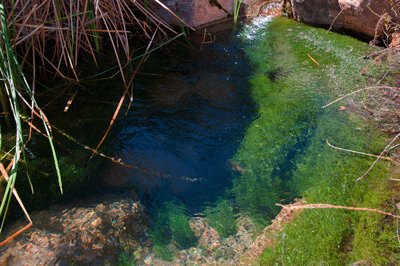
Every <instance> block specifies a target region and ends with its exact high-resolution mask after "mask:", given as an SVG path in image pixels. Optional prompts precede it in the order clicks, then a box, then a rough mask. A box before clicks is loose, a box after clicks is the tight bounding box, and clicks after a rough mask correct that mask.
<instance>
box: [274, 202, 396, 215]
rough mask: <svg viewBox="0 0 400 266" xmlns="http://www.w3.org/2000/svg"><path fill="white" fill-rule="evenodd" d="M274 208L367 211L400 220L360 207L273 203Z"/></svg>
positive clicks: (375, 210) (378, 211) (382, 212)
mask: <svg viewBox="0 0 400 266" xmlns="http://www.w3.org/2000/svg"><path fill="white" fill-rule="evenodd" d="M275 205H276V206H279V207H282V208H284V209H287V210H300V209H344V210H353V211H369V212H376V213H380V214H383V215H387V216H390V217H393V218H396V219H400V216H399V215H395V214H392V213H390V212H384V211H381V210H377V209H370V208H360V207H347V206H340V205H331V204H324V203H318V204H307V205H299V206H285V205H282V204H279V203H275Z"/></svg>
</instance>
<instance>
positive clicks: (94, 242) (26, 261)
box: [0, 199, 149, 265]
mask: <svg viewBox="0 0 400 266" xmlns="http://www.w3.org/2000/svg"><path fill="white" fill-rule="evenodd" d="M32 219H33V221H34V226H35V227H34V228H32V229H30V230H28V231H27V232H25V233H23V235H22V236H21V237H19V238H18V239H15V240H12V241H11V242H10V243H9V244H8V247H7V248H6V249H5V250H4V252H3V254H2V255H1V256H0V264H1V265H76V264H79V265H104V264H107V262H115V261H117V259H118V255H119V254H120V253H121V252H122V251H123V250H124V248H126V247H129V248H131V249H135V248H136V247H139V245H141V246H146V245H147V243H148V226H149V225H148V219H147V217H146V214H145V212H144V208H143V206H142V205H141V204H140V203H138V202H135V201H132V200H131V199H122V200H118V201H114V202H112V203H108V202H102V203H98V204H96V205H93V206H91V207H72V208H70V209H65V210H64V211H62V212H59V213H56V214H53V215H52V214H51V212H50V211H42V212H40V213H37V214H35V215H33V217H32ZM35 221H36V222H35ZM4 263H5V264H4Z"/></svg>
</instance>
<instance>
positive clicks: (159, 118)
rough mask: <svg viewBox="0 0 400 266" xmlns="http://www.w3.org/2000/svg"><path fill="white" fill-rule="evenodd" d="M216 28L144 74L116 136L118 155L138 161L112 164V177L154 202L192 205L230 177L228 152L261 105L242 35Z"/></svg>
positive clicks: (111, 181) (219, 190)
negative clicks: (252, 88)
mask: <svg viewBox="0 0 400 266" xmlns="http://www.w3.org/2000/svg"><path fill="white" fill-rule="evenodd" d="M217 34H218V37H217V39H216V42H215V43H212V44H208V45H205V46H203V47H202V50H201V51H196V50H195V49H189V50H184V51H182V53H185V54H184V56H185V58H186V59H185V61H183V62H182V63H180V64H175V65H172V66H171V65H168V66H161V68H163V71H162V77H157V79H155V80H154V82H149V80H148V77H146V78H147V79H146V80H145V81H144V82H141V81H140V80H137V83H136V84H135V90H136V92H137V93H136V95H135V96H137V97H136V98H135V99H134V102H133V107H132V108H131V109H130V111H129V112H128V114H127V116H126V117H124V118H123V119H121V120H120V121H119V122H117V124H116V126H115V128H114V132H117V133H116V135H115V136H113V137H112V138H113V139H114V140H113V144H112V145H113V149H114V150H115V157H118V158H121V159H122V161H123V162H124V163H126V164H129V165H133V166H135V169H129V168H124V167H122V166H118V165H115V164H114V165H110V166H109V169H108V170H107V171H106V178H105V183H106V184H107V185H112V186H117V187H133V188H135V189H136V191H137V193H138V194H139V195H140V196H141V200H142V201H143V202H145V203H146V202H147V204H149V205H151V204H154V203H155V202H159V203H161V202H162V201H164V200H167V199H171V198H176V199H179V201H181V202H183V203H184V204H185V205H186V206H187V207H188V208H189V209H191V210H192V211H198V210H199V209H200V208H201V207H202V205H203V204H205V203H209V202H213V201H215V200H216V199H217V197H218V195H222V194H223V192H224V191H225V189H226V188H227V187H229V186H230V185H231V179H232V169H231V164H230V163H229V161H228V160H229V159H230V158H231V157H232V156H233V154H234V152H235V151H236V149H237V147H238V144H239V143H240V141H241V138H242V132H243V131H244V129H245V127H246V123H247V122H249V121H250V118H252V116H253V112H254V105H253V103H252V101H251V99H250V96H249V95H248V92H247V89H248V84H247V79H248V76H249V73H250V66H249V63H248V61H247V59H246V57H245V55H244V53H243V49H242V46H241V44H240V40H239V38H238V37H235V36H234V34H233V32H232V31H227V30H225V31H223V32H218V33H217ZM178 53H180V51H178ZM136 167H137V168H136ZM165 176H168V177H170V178H166V177H165ZM190 180H197V181H195V182H192V181H190Z"/></svg>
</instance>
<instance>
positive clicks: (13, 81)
mask: <svg viewBox="0 0 400 266" xmlns="http://www.w3.org/2000/svg"><path fill="white" fill-rule="evenodd" d="M5 14H6V13H5V8H4V5H3V4H1V3H0V50H1V52H0V87H1V89H2V91H4V92H5V94H6V95H5V96H6V97H5V98H6V99H8V105H9V107H10V110H11V114H12V117H13V122H14V123H13V125H15V146H14V148H13V149H12V151H11V153H12V154H13V156H12V160H11V162H10V164H9V165H8V166H7V168H6V169H4V167H3V165H2V163H0V166H1V168H2V169H3V170H4V171H2V175H1V178H4V179H5V180H6V181H7V185H6V188H5V192H4V195H3V198H2V201H1V204H0V217H1V216H3V218H2V223H1V226H0V232H1V231H2V228H3V225H4V221H5V217H6V215H5V213H7V210H8V207H9V204H10V200H11V196H12V194H13V193H14V195H15V197H16V198H17V200H18V202H19V203H20V205H21V207H22V209H24V207H23V204H22V202H21V201H20V199H19V197H18V194H17V193H16V191H15V188H14V186H15V182H16V179H17V172H18V171H17V170H18V166H19V163H20V161H25V160H24V158H25V155H24V137H23V134H22V119H21V117H23V115H22V113H21V111H20V109H21V107H20V106H21V104H25V105H26V106H28V107H29V108H31V111H32V114H33V115H35V116H37V117H39V118H40V119H41V120H42V122H43V126H44V129H45V131H46V135H47V137H48V140H49V143H50V148H51V151H52V153H53V157H54V163H55V167H56V171H57V175H58V179H59V185H60V190H61V193H62V182H61V174H60V169H59V166H58V161H57V156H56V153H55V149H54V145H53V141H52V136H51V130H50V127H49V122H48V120H47V118H46V116H45V114H44V113H43V112H42V110H41V109H40V108H39V106H38V105H37V103H36V101H35V97H34V94H33V93H32V90H31V89H30V86H29V84H28V82H27V79H26V78H25V75H24V73H23V71H22V69H21V66H20V64H19V62H18V60H17V56H16V55H15V53H14V50H13V43H15V38H13V39H12V38H10V31H9V30H8V28H9V24H7V21H6V15H5ZM12 27H13V26H12ZM23 95H27V96H23ZM31 118H32V119H33V117H31ZM1 137H2V136H1V133H0V138H1ZM0 148H1V147H0ZM21 157H22V159H23V160H21ZM7 170H8V172H9V173H10V174H9V175H8V173H7ZM32 191H33V188H32ZM24 211H25V209H24ZM28 217H29V216H28Z"/></svg>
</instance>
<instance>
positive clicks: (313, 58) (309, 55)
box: [307, 54, 321, 67]
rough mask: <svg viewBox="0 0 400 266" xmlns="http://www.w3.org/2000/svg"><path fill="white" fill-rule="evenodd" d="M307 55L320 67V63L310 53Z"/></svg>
mask: <svg viewBox="0 0 400 266" xmlns="http://www.w3.org/2000/svg"><path fill="white" fill-rule="evenodd" d="M307 55H308V57H309V58H310V59H311V60H313V61H314V63H316V64H317V65H318V66H319V67H321V65H320V64H319V63H318V62H317V61H316V60H315V59H314V58H312V56H311V55H309V54H307Z"/></svg>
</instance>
